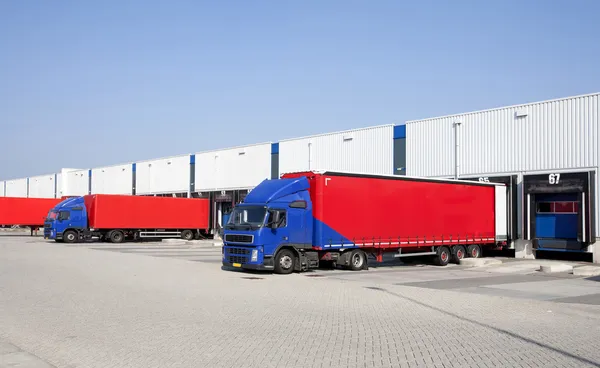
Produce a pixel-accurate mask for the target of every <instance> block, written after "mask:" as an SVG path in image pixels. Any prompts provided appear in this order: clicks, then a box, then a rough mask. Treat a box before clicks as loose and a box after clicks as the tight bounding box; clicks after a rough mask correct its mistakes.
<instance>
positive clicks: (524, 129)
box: [0, 94, 600, 262]
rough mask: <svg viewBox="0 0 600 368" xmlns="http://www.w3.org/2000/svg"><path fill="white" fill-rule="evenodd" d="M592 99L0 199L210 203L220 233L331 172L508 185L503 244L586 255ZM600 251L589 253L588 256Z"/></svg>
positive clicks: (356, 134) (96, 178) (50, 185)
mask: <svg viewBox="0 0 600 368" xmlns="http://www.w3.org/2000/svg"><path fill="white" fill-rule="evenodd" d="M599 99H600V94H591V95H585V96H576V97H568V98H563V99H557V100H552V101H544V102H537V103H530V104H524V105H518V106H511V107H503V108H497V109H491V110H485V111H478V112H472V113H466V114H458V115H451V116H445V117H439V118H430V119H424V120H418V121H409V122H407V123H406V124H403V125H396V126H394V125H384V126H377V127H369V128H364V129H355V130H349V131H344V132H335V133H328V134H321V135H315V136H309V137H303V138H295V139H287V140H282V141H279V142H266V143H262V144H255V145H249V146H242V147H234V148H228V149H222V150H214V151H207V152H196V153H191V154H185V155H179V156H173V157H166V158H160V159H152V160H145V161H138V162H130V163H124V164H120V165H114V166H107V167H100V168H92V169H84V170H79V169H62V170H61V172H59V173H55V174H50V175H42V176H35V177H30V178H23V179H16V180H7V181H4V182H0V196H11V197H45V198H54V197H55V198H60V197H63V196H77V195H84V194H90V193H103V194H134V195H153V196H179V197H194V198H200V197H202V198H209V199H210V201H211V206H212V211H211V213H212V217H211V226H212V228H213V232H215V233H216V232H217V231H218V230H219V229H220V228H221V227H222V225H223V224H224V223H225V222H226V220H227V213H228V212H229V211H230V210H231V208H232V207H233V206H234V205H235V204H236V203H239V202H240V201H241V200H243V199H244V197H245V196H246V195H247V194H248V192H249V191H250V190H252V188H253V187H255V186H256V185H258V184H259V183H260V182H261V181H262V180H264V179H267V178H277V177H279V175H280V174H282V173H285V172H294V171H304V170H333V171H349V172H361V173H373V174H386V175H410V176H424V177H436V178H457V179H460V180H478V181H490V182H500V183H505V184H506V185H508V186H509V188H510V191H509V202H508V203H509V204H510V205H509V209H508V211H509V216H508V222H509V223H508V224H507V226H508V228H509V229H510V237H511V242H510V246H511V247H512V248H514V249H515V254H516V256H517V257H531V256H534V255H535V253H536V251H538V250H553V251H561V252H580V253H592V254H594V260H595V261H597V262H600V248H599V249H597V250H596V248H595V246H594V243H595V241H596V238H597V229H598V225H599V222H598V221H600V216H598V208H600V206H599V205H600V203H599V202H598V201H599V199H598V196H597V195H596V193H597V190H598V180H597V178H596V175H597V170H598V161H599V158H598V154H599V152H598V148H597V147H598V140H599V137H598V134H599V131H598V116H599V115H600V111H599ZM596 252H598V253H599V254H598V256H597V255H596Z"/></svg>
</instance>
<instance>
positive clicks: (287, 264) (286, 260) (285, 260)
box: [279, 255, 294, 270]
mask: <svg viewBox="0 0 600 368" xmlns="http://www.w3.org/2000/svg"><path fill="white" fill-rule="evenodd" d="M293 262H294V261H293V260H292V257H290V256H288V255H285V256H283V257H281V259H280V260H279V264H280V265H281V267H282V268H284V269H286V270H287V269H290V268H291V267H292V263H293Z"/></svg>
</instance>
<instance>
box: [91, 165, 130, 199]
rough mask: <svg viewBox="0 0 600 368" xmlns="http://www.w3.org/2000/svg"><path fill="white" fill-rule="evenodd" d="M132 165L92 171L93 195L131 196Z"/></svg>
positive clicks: (107, 167)
mask: <svg viewBox="0 0 600 368" xmlns="http://www.w3.org/2000/svg"><path fill="white" fill-rule="evenodd" d="M131 165H132V164H130V163H129V164H122V165H115V166H106V167H100V168H96V169H92V194H131V193H132V183H133V170H132V167H131Z"/></svg>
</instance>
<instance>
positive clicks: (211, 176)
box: [194, 143, 271, 192]
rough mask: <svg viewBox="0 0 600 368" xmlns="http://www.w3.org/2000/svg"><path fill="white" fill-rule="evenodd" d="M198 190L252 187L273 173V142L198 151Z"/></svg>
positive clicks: (196, 188) (196, 171) (196, 187)
mask: <svg viewBox="0 0 600 368" xmlns="http://www.w3.org/2000/svg"><path fill="white" fill-rule="evenodd" d="M195 176H196V179H195V184H194V185H195V190H196V191H198V192H203V191H213V190H232V189H249V188H253V187H255V186H257V185H258V184H260V182H262V181H263V180H264V179H269V178H270V177H271V143H262V144H256V145H252V146H243V147H234V148H229V149H224V150H218V151H211V152H200V153H196V165H195Z"/></svg>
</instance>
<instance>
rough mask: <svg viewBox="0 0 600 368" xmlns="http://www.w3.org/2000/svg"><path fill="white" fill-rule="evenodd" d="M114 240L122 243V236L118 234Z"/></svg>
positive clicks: (114, 236)
mask: <svg viewBox="0 0 600 368" xmlns="http://www.w3.org/2000/svg"><path fill="white" fill-rule="evenodd" d="M113 239H114V240H115V241H121V234H119V233H117V234H115V235H113Z"/></svg>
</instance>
